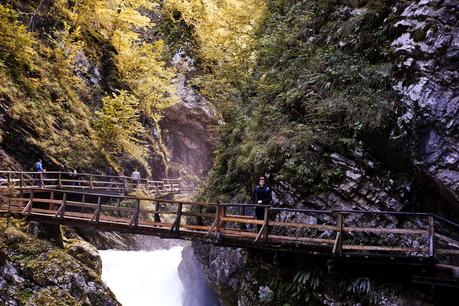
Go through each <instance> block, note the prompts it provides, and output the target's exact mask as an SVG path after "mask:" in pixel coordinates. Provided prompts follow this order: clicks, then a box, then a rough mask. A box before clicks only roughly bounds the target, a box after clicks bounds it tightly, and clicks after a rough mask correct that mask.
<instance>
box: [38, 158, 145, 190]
mask: <svg viewBox="0 0 459 306" xmlns="http://www.w3.org/2000/svg"><path fill="white" fill-rule="evenodd" d="M33 171H34V172H35V173H34V174H33V177H34V179H35V184H34V185H36V186H41V185H42V184H43V173H45V172H46V170H45V169H44V168H43V161H42V159H41V158H40V159H38V160H37V161H36V162H35V163H34V166H33ZM67 175H68V178H70V179H71V180H74V182H73V186H79V185H80V184H79V182H77V181H78V179H79V178H80V175H81V174H80V172H79V171H77V169H69V170H68V171H67ZM107 176H109V177H110V178H109V180H110V181H113V180H112V177H115V176H116V175H114V174H113V172H112V170H111V169H109V171H108V174H107ZM126 177H127V178H128V179H129V180H130V182H131V184H132V185H134V186H135V187H137V186H138V185H139V183H140V182H141V180H142V178H141V174H140V171H139V169H138V168H137V167H136V168H134V171H132V173H131V175H130V176H125V175H124V171H123V170H122V171H121V175H119V178H120V179H121V180H122V181H123V182H124V180H125V178H126ZM109 187H110V186H109Z"/></svg>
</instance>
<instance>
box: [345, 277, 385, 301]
mask: <svg viewBox="0 0 459 306" xmlns="http://www.w3.org/2000/svg"><path fill="white" fill-rule="evenodd" d="M346 291H347V292H348V293H352V294H353V295H354V296H357V297H361V298H363V299H365V300H368V301H369V302H370V303H372V304H377V302H378V301H379V293H378V291H377V290H376V288H374V285H373V283H372V281H371V280H370V279H369V278H367V277H360V278H357V279H355V280H354V281H353V282H351V283H350V284H349V285H348V286H347V288H346Z"/></svg>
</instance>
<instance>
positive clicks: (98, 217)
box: [91, 196, 102, 223]
mask: <svg viewBox="0 0 459 306" xmlns="http://www.w3.org/2000/svg"><path fill="white" fill-rule="evenodd" d="M101 210H102V204H101V199H100V196H98V197H97V208H96V211H95V212H94V215H93V216H92V218H91V221H95V222H96V223H99V220H100V211H101Z"/></svg>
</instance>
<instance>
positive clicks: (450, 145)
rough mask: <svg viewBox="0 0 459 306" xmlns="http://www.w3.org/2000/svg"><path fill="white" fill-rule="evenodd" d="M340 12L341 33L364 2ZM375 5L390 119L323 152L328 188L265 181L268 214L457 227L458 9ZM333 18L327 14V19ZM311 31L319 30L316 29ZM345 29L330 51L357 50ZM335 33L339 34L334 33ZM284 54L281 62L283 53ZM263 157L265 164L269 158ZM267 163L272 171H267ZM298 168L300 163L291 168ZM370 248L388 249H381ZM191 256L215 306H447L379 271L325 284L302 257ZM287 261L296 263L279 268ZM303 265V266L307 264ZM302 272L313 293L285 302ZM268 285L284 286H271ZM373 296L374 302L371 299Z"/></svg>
mask: <svg viewBox="0 0 459 306" xmlns="http://www.w3.org/2000/svg"><path fill="white" fill-rule="evenodd" d="M345 3H346V4H348V6H346V5H344V6H340V7H339V9H338V8H337V11H339V14H338V15H337V16H340V17H342V16H353V17H351V19H348V20H349V21H351V24H353V23H352V18H358V16H361V17H364V16H365V14H366V13H367V12H368V10H369V9H368V8H367V7H368V6H370V4H371V3H369V2H368V3H367V2H366V1H347V2H345ZM340 4H342V3H340ZM378 5H382V6H386V8H388V11H389V12H390V13H389V14H388V15H387V16H386V17H385V18H384V20H381V22H382V23H381V24H379V25H377V26H376V28H377V29H378V30H380V29H391V30H390V31H389V33H390V36H391V37H392V38H391V39H392V40H389V41H388V42H386V44H387V43H388V44H389V45H390V48H389V49H390V54H391V55H390V56H389V57H388V58H389V59H390V60H391V63H390V65H389V66H390V69H389V70H388V72H387V73H388V74H387V75H390V76H391V77H392V79H391V84H392V85H391V86H392V89H390V88H389V89H387V92H391V90H393V92H391V95H392V96H391V97H392V99H393V101H394V104H393V105H392V108H393V109H391V110H390V112H391V114H390V116H391V117H392V118H393V120H391V121H390V124H388V125H387V126H386V127H385V128H384V129H383V130H379V131H378V130H376V131H375V130H368V131H365V132H364V133H363V137H361V138H360V139H358V141H357V142H356V143H355V144H354V145H353V147H352V148H351V149H350V150H348V151H347V152H346V153H345V154H342V152H337V151H332V152H328V153H326V156H327V157H328V167H329V168H332V169H334V170H336V172H338V173H339V176H338V177H339V179H337V180H335V181H331V183H330V184H329V185H328V186H327V188H325V189H324V190H322V191H320V192H310V191H309V195H307V196H304V188H305V187H304V185H301V184H300V185H298V184H295V183H297V182H294V183H289V181H288V179H285V178H284V177H283V179H277V178H276V176H275V175H276V174H274V177H273V181H272V187H273V190H274V193H275V202H276V204H277V205H284V206H287V207H298V208H305V207H307V208H316V209H363V210H394V211H430V212H436V213H440V214H443V215H445V216H447V217H449V218H452V219H456V220H457V219H458V212H459V210H458V209H457V208H458V207H459V206H458V205H459V202H458V195H459V193H458V191H459V190H458V184H459V172H458V171H459V168H458V166H459V164H458V157H459V153H458V152H459V150H458V149H459V147H458V144H459V139H458V136H459V134H458V122H459V121H458V118H459V113H458V110H459V91H458V84H459V82H458V69H457V68H458V65H457V63H458V52H459V49H458V37H459V35H458V34H459V32H458V24H457V12H458V9H459V6H458V4H457V3H456V2H455V1H424V0H422V1H397V2H390V1H386V2H384V3H383V4H381V2H379V3H378ZM298 6H299V5H298ZM337 7H338V5H337ZM292 11H294V10H293V9H292ZM294 12H295V11H294ZM335 13H336V12H332V16H334V15H333V14H335ZM304 15H307V12H304ZM277 18H279V17H277ZM336 18H338V17H336ZM316 22H317V23H318V24H320V23H321V22H323V20H317V21H316ZM355 29H356V30H355V32H352V33H350V34H349V35H348V36H347V37H342V40H341V41H339V43H338V45H337V46H334V48H343V49H345V48H348V47H349V46H353V45H355V44H356V41H360V46H365V43H363V44H362V42H361V40H360V39H363V40H364V41H365V40H366V39H365V37H364V34H362V36H363V37H360V36H359V34H360V33H359V31H360V30H361V28H359V27H356V28H355ZM341 30H343V31H344V29H338V31H341ZM311 32H313V31H312V30H309V31H307V30H305V31H303V32H302V33H305V34H304V35H305V36H304V37H302V39H304V41H308V42H309V41H313V40H314V39H316V38H315V37H309V33H311ZM332 43H333V40H332V37H330V44H332ZM350 48H352V47H350ZM364 48H365V47H364ZM368 49H371V50H366V51H368V52H373V51H372V50H374V48H372V47H371V46H370V47H368ZM360 51H361V50H360ZM285 53H287V54H288V52H287V51H285ZM364 54H368V53H366V52H364ZM354 56H357V55H354ZM360 56H363V55H360ZM356 61H357V59H356ZM330 69H332V68H330ZM362 78H363V76H362ZM362 82H363V81H362ZM270 107H271V106H270ZM272 107H275V106H272ZM273 133H275V131H273ZM246 138H247V137H246ZM246 138H244V137H241V139H246ZM279 139H280V141H284V142H285V141H286V140H285V139H283V138H279ZM319 149H320V148H319V147H314V146H313V145H311V146H310V148H308V149H304V151H303V154H304V155H303V156H304V157H303V158H304V159H305V160H306V159H307V156H308V154H309V152H307V151H315V152H321V151H319ZM292 154H293V153H292ZM268 158H272V159H275V158H277V156H269V157H268ZM272 164H275V163H271V164H269V163H268V165H272ZM288 166H290V165H285V164H284V165H282V167H288ZM299 166H302V164H301V163H299ZM220 167H221V169H224V170H225V171H226V172H225V173H224V174H225V175H226V174H227V175H228V176H230V175H231V171H235V170H234V169H231V168H230V166H229V165H223V166H221V165H220ZM221 169H219V170H221ZM265 171H267V170H265ZM267 172H268V171H267ZM219 174H220V175H222V174H223V173H219ZM237 179H240V177H238V178H237ZM217 182H218V181H217ZM235 183H236V182H232V184H235ZM237 183H243V182H239V181H238V182H237ZM226 188H227V189H225V188H222V190H232V186H231V185H230V186H226ZM222 196H225V195H222ZM276 218H279V220H292V219H295V220H297V221H303V222H307V223H313V224H314V223H318V221H319V220H317V219H316V218H315V217H312V216H307V217H301V216H298V215H295V214H288V213H286V214H281V215H278V216H277V217H276ZM354 222H355V223H356V224H360V225H368V224H369V223H371V224H373V225H375V224H381V225H383V224H384V225H392V226H394V225H396V221H395V220H392V219H390V218H389V219H386V218H382V219H372V220H364V221H362V220H359V219H356V220H354ZM359 222H363V223H359ZM380 242H382V243H390V242H389V241H384V240H383V241H380ZM404 243H405V244H406V245H407V246H410V245H412V246H416V243H417V242H416V241H412V240H406V241H404ZM194 249H195V254H196V255H197V258H198V259H199V260H200V262H201V263H202V265H203V269H204V271H205V275H206V278H207V279H208V280H209V282H210V283H211V284H212V286H213V288H214V289H215V290H216V291H217V292H218V293H219V296H220V297H221V299H222V304H224V305H236V304H238V305H279V304H282V303H290V304H295V305H303V304H304V303H306V302H305V299H306V298H307V299H308V300H307V301H308V302H307V303H308V304H310V305H315V304H317V305H355V304H356V303H358V305H367V304H377V305H449V304H451V305H453V304H454V302H453V301H451V300H448V299H445V300H441V296H442V295H441V293H440V294H438V292H436V293H435V292H434V291H431V292H428V291H425V290H423V288H422V287H419V286H413V285H412V284H410V282H409V280H408V281H407V280H404V279H403V277H402V275H404V274H403V273H404V272H401V271H398V272H400V273H399V274H397V277H394V274H393V273H396V271H395V270H390V269H387V270H386V272H387V273H388V275H387V276H388V277H382V278H381V277H380V276H381V275H380V274H378V273H379V272H375V273H374V271H373V273H372V271H370V270H359V269H355V271H354V272H356V273H355V274H354V275H352V276H351V274H349V275H348V276H346V275H343V274H338V275H333V274H328V273H327V272H326V270H327V268H326V265H325V264H324V263H321V262H320V260H317V259H314V258H310V257H307V258H305V257H302V256H295V255H291V256H289V255H281V254H263V253H260V252H256V251H253V252H247V251H244V250H232V249H221V248H212V247H208V246H202V245H198V244H194ZM282 257H283V258H282ZM288 262H291V263H293V262H296V264H292V265H289V264H287V263H288ZM308 262H311V263H313V264H312V265H308ZM257 267H261V269H257ZM263 267H264V268H263ZM302 269H305V270H306V271H316V272H317V273H318V274H319V275H320V277H319V278H320V279H321V281H320V282H321V285H319V286H318V287H317V288H313V287H312V286H310V285H308V284H307V283H306V285H301V288H302V289H301V290H304V291H302V293H301V294H304V295H302V297H301V301H300V300H296V299H295V298H292V296H293V294H294V292H291V291H289V290H290V289H291V286H293V287H294V288H295V286H296V285H295V281H294V276H295V272H298V271H301V270H302ZM390 271H392V272H390ZM316 272H314V273H316ZM311 273H313V272H311ZM381 274H384V273H381ZM408 274H409V273H407V274H406V275H408ZM362 278H363V279H365V280H362ZM276 280H280V282H285V283H287V285H290V287H282V286H279V285H278V284H277V283H276ZM362 281H365V282H366V281H368V282H369V283H371V286H370V287H371V289H370V290H368V291H366V292H359V291H358V290H353V289H352V288H353V285H354V284H356V282H357V283H358V282H362ZM384 287H386V289H388V290H385V289H384ZM279 288H281V289H280V290H281V291H282V290H283V291H285V292H284V294H282V293H281V294H279V293H277V290H278V289H279ZM288 288H290V289H288ZM295 290H296V289H295ZM305 292H308V293H305ZM301 294H300V295H301ZM308 294H310V295H308ZM447 294H449V295H453V294H454V292H453V291H448V293H447ZM374 297H376V300H373V298H374Z"/></svg>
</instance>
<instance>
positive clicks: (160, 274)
mask: <svg viewBox="0 0 459 306" xmlns="http://www.w3.org/2000/svg"><path fill="white" fill-rule="evenodd" d="M182 249H183V247H181V246H175V247H173V248H171V249H168V250H157V251H115V250H106V251H99V254H100V256H101V258H102V279H103V281H104V282H105V283H106V284H107V285H108V286H109V287H110V289H111V290H112V291H113V293H114V294H115V295H116V298H117V299H118V301H119V302H120V303H122V304H123V306H180V305H182V298H183V293H184V288H183V285H182V283H181V281H180V279H179V275H178V271H177V267H178V265H179V263H180V261H181V259H182V255H181V254H182Z"/></svg>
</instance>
